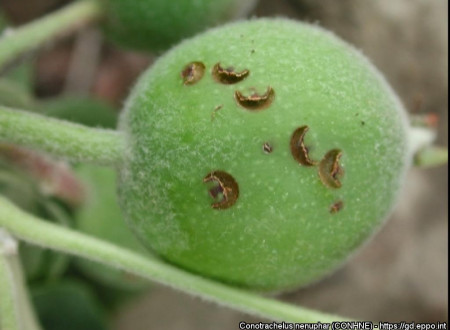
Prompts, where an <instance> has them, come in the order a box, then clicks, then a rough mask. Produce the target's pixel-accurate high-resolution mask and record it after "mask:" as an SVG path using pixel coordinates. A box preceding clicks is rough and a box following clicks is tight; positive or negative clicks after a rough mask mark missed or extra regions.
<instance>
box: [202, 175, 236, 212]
mask: <svg viewBox="0 0 450 330" xmlns="http://www.w3.org/2000/svg"><path fill="white" fill-rule="evenodd" d="M212 181H213V182H216V183H217V185H216V186H214V187H212V188H211V189H210V190H209V195H210V196H211V197H212V198H214V199H216V198H217V196H218V195H219V194H222V196H223V197H222V199H221V200H220V201H218V202H215V203H212V204H211V207H212V208H214V209H218V210H224V209H227V208H229V207H231V206H233V205H234V203H236V201H237V199H238V197H239V186H238V184H237V182H236V180H235V179H234V178H233V177H232V176H231V175H230V174H228V173H227V172H224V171H213V172H210V173H208V174H207V175H206V176H205V177H204V178H203V182H204V183H207V182H212Z"/></svg>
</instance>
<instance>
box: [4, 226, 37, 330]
mask: <svg viewBox="0 0 450 330" xmlns="http://www.w3.org/2000/svg"><path fill="white" fill-rule="evenodd" d="M0 292H1V294H0V328H1V329H10V330H39V329H41V327H40V326H39V324H38V322H37V320H36V316H35V313H34V311H33V308H32V306H31V303H30V300H29V297H28V291H27V289H26V287H25V280H24V276H23V272H22V267H21V265H20V261H19V254H18V247H17V241H16V240H15V239H14V238H13V237H12V236H11V235H10V234H9V233H8V232H7V231H6V230H4V229H3V228H0Z"/></svg>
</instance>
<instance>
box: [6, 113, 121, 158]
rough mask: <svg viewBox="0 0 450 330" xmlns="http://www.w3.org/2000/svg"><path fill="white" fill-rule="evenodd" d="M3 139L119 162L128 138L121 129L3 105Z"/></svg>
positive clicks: (63, 154) (69, 155) (65, 154)
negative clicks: (91, 124)
mask: <svg viewBox="0 0 450 330" xmlns="http://www.w3.org/2000/svg"><path fill="white" fill-rule="evenodd" d="M0 141H5V142H10V143H15V144H19V145H22V146H25V147H30V148H36V149H38V150H41V151H45V152H48V153H50V154H53V155H55V156H59V157H62V158H65V159H67V160H70V161H75V162H89V163H94V164H99V165H115V164H117V163H119V162H120V161H121V159H122V157H123V156H122V155H123V150H124V137H123V134H121V133H120V132H118V131H115V130H106V129H98V128H90V127H86V126H83V125H79V124H75V123H71V122H68V121H63V120H59V119H54V118H49V117H45V116H42V115H38V114H35V113H30V112H26V111H22V110H16V109H11V108H7V107H4V106H1V105H0Z"/></svg>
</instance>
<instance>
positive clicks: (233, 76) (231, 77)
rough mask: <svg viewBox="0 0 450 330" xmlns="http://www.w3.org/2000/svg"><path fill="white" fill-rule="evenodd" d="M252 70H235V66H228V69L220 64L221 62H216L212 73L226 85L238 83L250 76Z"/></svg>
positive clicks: (218, 80) (215, 78)
mask: <svg viewBox="0 0 450 330" xmlns="http://www.w3.org/2000/svg"><path fill="white" fill-rule="evenodd" d="M249 74H250V71H248V70H247V69H245V70H242V71H241V72H236V71H234V68H233V67H228V68H226V69H224V68H222V67H221V66H220V63H216V65H214V67H213V69H212V75H213V77H214V80H216V81H217V82H219V83H221V84H224V85H232V84H236V83H238V82H240V81H242V80H244V79H245V78H247V77H248V75H249Z"/></svg>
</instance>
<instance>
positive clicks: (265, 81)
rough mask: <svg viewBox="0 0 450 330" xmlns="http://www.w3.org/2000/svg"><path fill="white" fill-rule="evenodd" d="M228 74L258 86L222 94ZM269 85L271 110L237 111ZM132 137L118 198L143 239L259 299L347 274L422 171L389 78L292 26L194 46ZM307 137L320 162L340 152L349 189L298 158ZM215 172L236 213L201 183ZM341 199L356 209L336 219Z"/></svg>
mask: <svg viewBox="0 0 450 330" xmlns="http://www.w3.org/2000/svg"><path fill="white" fill-rule="evenodd" d="M192 61H201V62H203V63H204V64H205V66H206V72H205V76H204V77H203V79H202V80H200V81H199V82H198V83H197V84H195V85H191V86H186V85H183V82H182V79H181V76H180V72H181V71H182V69H183V67H184V66H185V65H186V64H188V63H189V62H192ZM217 62H220V63H222V65H223V66H224V67H228V66H234V67H235V68H236V69H237V70H238V71H239V70H242V69H249V70H250V75H249V77H248V78H247V79H246V80H244V81H242V82H240V83H238V84H235V85H222V84H219V83H217V82H215V81H214V80H213V78H212V76H211V73H210V72H211V69H212V67H213V66H214V64H215V63H217ZM269 85H270V86H272V88H273V89H274V91H275V99H274V102H273V103H272V105H271V106H270V107H269V108H267V109H264V110H261V111H259V112H250V111H248V110H246V109H243V108H241V107H239V106H238V105H237V104H236V102H235V100H234V97H233V94H234V91H235V90H237V89H238V90H241V91H242V92H244V93H246V92H247V91H248V88H250V87H254V88H256V90H258V91H260V92H264V91H265V89H266V88H267V86H269ZM219 105H221V106H222V108H221V109H220V110H218V111H216V112H215V116H214V119H212V113H213V112H214V109H215V108H216V107H217V106H219ZM120 124H121V125H120V127H121V129H122V130H123V131H125V132H126V135H127V139H128V147H127V151H128V154H127V160H126V162H125V165H124V167H123V168H122V169H121V179H120V183H119V195H120V201H121V204H122V208H123V210H124V211H125V214H126V218H127V221H128V223H129V225H130V227H131V228H132V229H133V230H134V232H135V233H136V234H137V235H138V237H140V239H141V240H142V241H143V242H144V243H145V244H146V245H147V246H148V247H150V248H151V249H153V250H155V251H156V252H157V253H159V254H160V255H161V256H162V257H164V258H165V259H166V260H168V261H170V262H172V263H175V264H177V265H179V266H181V267H184V268H187V269H189V270H191V271H194V272H198V273H201V274H204V275H205V276H210V277H213V278H217V279H219V280H223V281H226V282H230V283H234V284H237V285H242V286H247V287H252V288H256V289H261V290H277V289H287V288H292V287H296V286H300V285H306V284H307V283H310V282H311V281H314V280H316V279H318V278H319V277H321V276H323V275H324V274H326V273H328V272H330V271H331V270H333V269H334V268H336V267H337V266H338V265H339V264H340V263H342V261H343V260H345V258H346V256H348V255H349V253H350V252H352V251H353V250H354V249H355V248H357V247H358V246H360V245H361V243H362V242H363V241H364V240H366V239H367V238H368V236H369V235H370V234H371V233H372V232H373V231H374V229H375V228H376V227H377V226H378V225H379V224H380V223H381V222H382V220H383V219H384V218H385V217H386V215H387V213H388V212H389V210H390V209H391V208H392V205H393V203H394V201H395V197H396V195H397V194H398V191H399V187H400V185H401V180H402V179H403V177H404V172H405V170H406V168H407V167H408V165H409V162H410V161H409V157H408V155H407V139H406V132H407V126H406V120H405V113H404V110H403V108H402V106H401V105H400V103H399V101H398V99H397V98H396V96H395V95H394V94H393V92H392V91H391V89H390V87H389V86H388V85H387V84H386V82H385V81H384V79H383V78H382V77H381V75H380V74H379V73H378V72H377V71H376V70H375V69H374V68H373V67H372V65H371V64H370V63H369V62H368V61H367V60H366V59H365V58H363V57H362V56H361V55H360V54H359V53H358V52H357V51H355V50H354V49H353V48H352V47H350V46H348V45H347V44H345V43H343V42H342V41H340V40H338V39H337V38H336V37H334V36H333V35H332V34H330V33H328V32H325V31H323V30H322V29H320V28H318V27H315V26H311V25H306V24H300V23H295V22H293V21H289V20H282V19H278V20H253V21H250V22H245V23H237V24H231V25H228V26H225V27H222V28H217V29H214V30H211V31H210V32H208V33H205V34H203V35H200V36H198V37H196V38H193V39H191V40H188V41H185V42H183V43H182V44H181V45H179V46H178V47H176V48H174V49H173V50H171V51H170V52H168V53H167V54H166V55H165V56H163V57H162V58H161V59H160V60H159V61H158V62H157V63H155V64H154V66H153V67H152V68H151V69H150V70H149V71H147V72H146V73H145V74H144V75H143V76H142V78H141V80H140V81H139V83H138V85H137V86H136V87H135V89H134V91H133V93H132V95H131V97H130V98H129V100H128V102H127V106H126V111H125V113H124V114H123V116H122V118H121V123H120ZM302 125H308V126H309V128H310V130H309V132H308V133H307V135H306V144H307V146H308V147H310V156H311V158H312V159H315V160H320V159H321V158H322V157H323V155H324V154H325V153H326V152H327V151H329V150H331V149H333V148H338V149H341V150H342V152H343V156H342V159H341V165H342V166H343V168H344V171H345V175H344V177H343V179H342V180H341V182H342V188H340V189H331V188H328V187H326V186H324V185H323V184H322V182H321V181H320V179H319V176H318V173H317V167H312V168H306V167H303V166H300V165H299V164H298V163H297V162H296V161H295V160H294V158H293V157H292V155H291V153H290V148H289V142H290V137H291V135H292V132H293V131H294V130H295V129H296V128H297V127H299V126H302ZM264 142H269V143H270V144H271V145H272V146H273V152H272V153H271V154H265V153H264V152H263V151H262V145H263V143H264ZM213 170H223V171H226V172H228V173H230V174H231V175H232V176H233V177H234V178H235V179H236V181H237V182H238V184H239V189H240V196H239V198H238V200H237V203H236V204H235V205H233V206H232V207H230V208H229V209H226V210H216V209H213V208H211V206H210V204H211V203H212V202H213V200H212V199H211V197H210V196H209V195H208V189H209V187H210V185H206V184H204V183H203V182H202V179H203V177H204V176H205V175H206V174H207V173H209V172H211V171H213ZM337 200H342V201H343V203H344V208H343V209H342V210H341V211H340V212H338V213H336V214H331V213H330V212H329V208H330V206H331V205H332V204H333V203H334V202H335V201H337Z"/></svg>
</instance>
